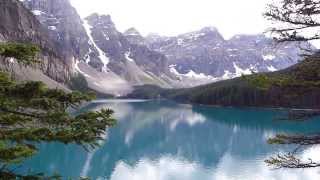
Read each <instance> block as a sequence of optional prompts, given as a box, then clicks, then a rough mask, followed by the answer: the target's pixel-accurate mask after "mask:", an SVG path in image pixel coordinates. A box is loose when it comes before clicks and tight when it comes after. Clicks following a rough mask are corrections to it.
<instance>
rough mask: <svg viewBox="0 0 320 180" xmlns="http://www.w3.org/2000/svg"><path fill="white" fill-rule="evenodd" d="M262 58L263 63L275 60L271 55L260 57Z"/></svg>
mask: <svg viewBox="0 0 320 180" xmlns="http://www.w3.org/2000/svg"><path fill="white" fill-rule="evenodd" d="M262 58H263V60H265V61H272V60H274V59H275V58H276V56H275V55H273V54H266V55H262Z"/></svg>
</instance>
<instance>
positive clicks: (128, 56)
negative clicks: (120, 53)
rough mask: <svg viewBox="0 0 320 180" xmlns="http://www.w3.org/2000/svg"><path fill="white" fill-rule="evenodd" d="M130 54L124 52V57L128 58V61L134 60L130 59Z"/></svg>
mask: <svg viewBox="0 0 320 180" xmlns="http://www.w3.org/2000/svg"><path fill="white" fill-rule="evenodd" d="M130 54H131V52H129V51H128V52H126V53H125V57H126V59H127V60H128V61H130V62H134V59H132V58H131V57H130Z"/></svg>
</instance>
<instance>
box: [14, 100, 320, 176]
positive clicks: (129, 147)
mask: <svg viewBox="0 0 320 180" xmlns="http://www.w3.org/2000/svg"><path fill="white" fill-rule="evenodd" d="M106 107H110V108H112V109H113V110H115V112H116V113H115V115H114V116H115V117H116V118H117V119H118V124H117V126H116V127H114V128H112V129H109V131H108V133H107V140H106V141H105V142H101V148H99V149H97V150H95V151H92V152H86V151H85V150H83V149H82V148H81V147H79V146H76V145H63V144H60V143H50V144H41V145H39V149H40V152H39V154H37V155H36V156H35V157H33V158H32V159H30V160H28V161H27V162H26V163H25V164H24V165H23V166H22V168H20V171H23V172H26V171H31V172H45V173H47V174H53V173H55V172H59V174H61V175H63V176H64V177H71V178H75V177H79V176H88V177H91V178H92V179H110V180H140V179H142V180H272V179H280V180H282V179H283V180H300V179H301V180H309V179H312V180H319V179H320V169H312V170H272V169H270V168H269V167H267V166H266V164H265V163H264V160H265V159H267V158H268V157H270V156H271V155H274V154H276V153H279V152H280V153H281V152H286V151H289V150H291V149H292V147H289V146H274V145H268V144H267V143H266V140H267V139H268V138H269V137H271V136H273V135H275V134H277V133H315V132H318V131H320V118H315V119H313V120H310V121H307V122H287V121H278V120H275V119H276V118H277V117H279V116H281V115H283V112H281V111H275V110H262V109H233V108H213V107H203V106H191V105H178V104H175V103H173V102H167V101H126V100H121V101H96V102H93V103H91V104H89V105H88V106H87V107H85V108H84V109H82V111H86V110H99V109H101V108H106ZM319 151H320V148H319V147H310V148H308V149H306V150H305V151H304V152H302V153H301V156H302V157H303V158H310V157H312V158H313V159H316V160H317V159H319V160H320V157H319V156H320V155H317V152H319Z"/></svg>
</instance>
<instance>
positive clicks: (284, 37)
mask: <svg viewBox="0 0 320 180" xmlns="http://www.w3.org/2000/svg"><path fill="white" fill-rule="evenodd" d="M265 16H266V17H267V19H269V20H271V21H273V22H274V24H275V27H273V28H272V29H271V32H272V33H275V34H276V39H277V40H278V41H279V42H286V41H311V40H319V39H320V34H319V27H320V19H319V16H320V0H281V1H276V2H273V3H272V4H269V5H268V9H267V12H266V13H265ZM310 68H312V67H308V68H307V69H305V70H304V71H306V72H307V73H309V72H310ZM315 72H316V74H312V76H313V77H312V78H313V79H318V78H319V77H318V76H317V74H318V73H319V69H317V70H316V71H315ZM307 73H306V74H307ZM304 76H305V75H304ZM262 80H263V79H262ZM264 81H265V80H264ZM287 82H288V83H289V84H292V83H293V82H292V80H290V81H288V80H286V79H285V80H284V81H282V82H281V84H285V83H287ZM300 84H302V83H299V84H298V85H300ZM314 86H317V85H312V86H310V87H314ZM269 143H271V144H296V145H298V148H297V149H295V150H294V151H293V152H290V153H288V154H279V155H277V156H276V157H271V158H270V159H268V160H266V163H267V164H268V165H270V166H272V167H275V168H312V167H320V162H314V161H312V160H311V159H310V160H309V161H307V162H306V161H303V160H301V159H299V158H297V157H296V153H297V152H299V151H298V150H300V149H303V147H305V146H310V145H318V144H320V136H319V135H311V136H303V135H285V134H283V135H277V136H276V137H274V138H272V139H270V140H269Z"/></svg>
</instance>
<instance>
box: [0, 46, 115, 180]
mask: <svg viewBox="0 0 320 180" xmlns="http://www.w3.org/2000/svg"><path fill="white" fill-rule="evenodd" d="M38 52H39V48H38V47H37V46H34V45H30V44H19V43H6V44H0V58H1V59H2V60H3V62H1V63H4V64H6V63H12V59H14V60H15V61H16V62H17V63H19V64H21V65H25V66H30V65H33V64H35V63H39V61H38V60H37V58H36V56H37V53H38ZM94 98H95V95H94V94H92V93H87V94H83V93H80V92H72V93H66V92H64V91H62V90H59V89H48V88H47V87H46V86H45V85H44V84H43V83H42V82H33V81H30V82H21V83H18V82H16V81H15V80H13V79H12V78H11V77H10V75H9V74H7V73H5V72H0V177H1V178H2V179H16V178H19V179H37V178H39V179H40V178H43V177H44V176H43V175H42V174H36V175H19V174H16V173H15V172H12V171H10V169H9V166H11V165H13V164H17V163H21V162H23V160H25V159H26V158H29V157H31V156H33V155H34V154H35V153H37V147H36V146H35V144H36V143H40V142H53V141H59V142H62V143H65V144H68V143H76V144H79V145H81V146H83V147H84V148H86V149H89V148H95V147H96V146H97V145H98V144H97V143H96V142H97V140H100V139H101V137H102V135H103V134H104V133H105V129H106V128H107V127H110V126H112V125H114V124H115V122H116V121H115V119H113V118H112V113H113V111H112V110H109V109H102V110H100V111H97V112H86V113H82V114H79V115H76V116H72V115H70V113H69V112H68V110H69V109H70V108H77V107H78V106H79V105H80V104H81V103H82V102H84V101H90V100H92V99H94ZM52 178H58V177H52Z"/></svg>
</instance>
